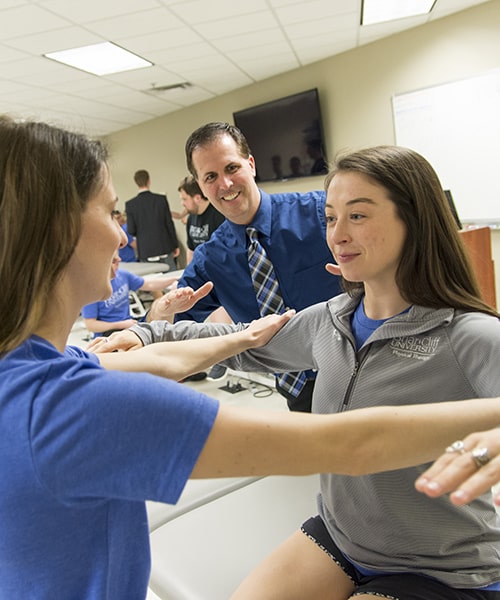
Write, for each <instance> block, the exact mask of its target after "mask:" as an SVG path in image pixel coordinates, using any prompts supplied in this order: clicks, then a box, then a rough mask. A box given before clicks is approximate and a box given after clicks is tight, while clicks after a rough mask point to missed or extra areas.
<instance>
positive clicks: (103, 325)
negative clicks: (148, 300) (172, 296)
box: [82, 253, 177, 337]
mask: <svg viewBox="0 0 500 600" xmlns="http://www.w3.org/2000/svg"><path fill="white" fill-rule="evenodd" d="M120 262H121V258H120V257H119V256H118V253H117V254H115V256H114V258H113V263H112V273H113V278H112V279H111V288H112V290H113V293H112V294H111V296H110V297H109V298H107V299H106V300H100V301H99V302H92V303H91V304H87V305H86V306H84V307H83V308H82V317H83V319H84V321H85V327H86V328H87V329H88V330H89V331H92V332H93V333H94V337H99V336H101V335H109V334H110V333H112V332H113V331H120V330H121V329H127V328H128V327H132V325H133V324H134V323H136V322H137V321H136V319H134V318H133V317H132V316H131V314H130V300H129V292H130V291H131V290H132V291H133V292H136V291H137V290H143V291H148V292H161V291H162V290H164V289H165V288H167V287H168V286H170V285H172V284H173V283H175V282H176V281H177V279H176V278H175V277H167V276H161V277H154V278H151V279H147V280H146V279H144V277H140V276H139V275H134V274H133V273H130V272H129V271H125V270H122V269H120V268H119V265H120Z"/></svg>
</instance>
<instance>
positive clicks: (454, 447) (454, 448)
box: [445, 440, 465, 454]
mask: <svg viewBox="0 0 500 600" xmlns="http://www.w3.org/2000/svg"><path fill="white" fill-rule="evenodd" d="M445 452H447V453H448V454H450V453H453V452H458V454H464V452H465V445H464V443H463V442H462V440H457V441H456V442H453V444H451V446H448V448H446V450H445Z"/></svg>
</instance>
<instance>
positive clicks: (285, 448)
mask: <svg viewBox="0 0 500 600" xmlns="http://www.w3.org/2000/svg"><path fill="white" fill-rule="evenodd" d="M492 421H493V422H500V402H498V399H497V400H495V399H491V398H487V399H480V400H477V399H476V400H461V401H457V402H442V403H436V404H421V405H420V404H419V405H411V406H404V407H392V406H384V407H376V408H365V409H358V410H352V411H348V412H344V413H339V414H335V415H312V414H304V413H293V412H289V413H282V412H278V413H274V412H272V411H265V412H262V411H255V410H252V409H238V408H234V407H228V406H226V405H222V406H220V408H219V413H218V416H217V419H216V421H215V424H214V427H213V430H212V432H211V433H210V435H209V437H208V439H207V442H206V444H205V447H204V449H203V451H202V453H201V455H200V457H199V459H198V461H197V463H196V466H195V468H194V470H193V473H192V477H195V478H196V477H200V478H202V477H233V476H244V475H248V476H256V475H273V474H274V475H306V474H310V473H321V472H322V473H327V472H330V473H339V474H346V475H363V474H367V473H374V472H378V471H388V470H393V469H400V468H404V467H409V466H413V465H417V464H421V463H425V462H428V461H430V460H433V459H434V458H435V457H436V456H439V455H440V454H441V453H442V451H443V447H446V446H447V445H449V444H451V443H452V442H453V440H455V439H457V438H460V437H462V436H464V435H466V434H467V433H468V432H470V431H473V430H476V429H483V428H484V427H485V426H486V425H487V424H488V423H491V422H492ZM229 450H230V451H229ZM492 462H493V461H492ZM490 485H491V481H490Z"/></svg>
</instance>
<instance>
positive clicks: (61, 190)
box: [0, 116, 107, 354]
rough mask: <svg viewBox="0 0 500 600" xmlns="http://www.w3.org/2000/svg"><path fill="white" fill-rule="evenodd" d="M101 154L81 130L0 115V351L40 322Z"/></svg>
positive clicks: (99, 174) (96, 178)
mask: <svg viewBox="0 0 500 600" xmlns="http://www.w3.org/2000/svg"><path fill="white" fill-rule="evenodd" d="M106 159H107V152H106V150H105V148H104V147H103V145H102V144H101V143H100V142H97V141H92V140H90V139H88V138H87V137H86V136H84V135H80V134H75V133H71V132H69V131H65V130H63V129H60V128H58V127H53V126H51V125H47V124H45V123H37V122H16V121H14V120H13V119H11V118H9V117H1V116H0V281H1V282H2V289H3V291H2V294H0V315H2V318H1V319H0V354H3V353H5V352H7V351H9V350H12V349H13V348H15V347H16V346H17V345H19V344H20V343H21V342H22V341H24V340H25V339H26V338H27V337H28V336H29V335H31V333H32V332H33V331H34V330H35V329H36V328H37V327H38V326H39V324H40V321H41V319H42V317H43V315H44V314H45V311H46V308H47V304H48V302H49V298H50V293H51V291H52V290H53V288H54V286H55V284H56V283H57V282H58V280H59V278H60V277H61V274H62V271H63V269H64V268H65V267H66V265H67V264H68V261H69V259H70V257H71V255H72V253H73V251H74V249H75V246H76V243H77V241H78V238H79V236H80V230H81V214H82V212H83V210H84V208H85V206H86V202H87V200H88V199H89V198H90V197H92V196H93V194H95V192H96V191H97V190H98V189H99V187H100V186H101V185H103V183H104V177H103V174H104V172H105V170H104V168H103V167H104V166H105V164H106Z"/></svg>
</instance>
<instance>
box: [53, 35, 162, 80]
mask: <svg viewBox="0 0 500 600" xmlns="http://www.w3.org/2000/svg"><path fill="white" fill-rule="evenodd" d="M44 56H46V57H47V58H51V59H53V60H57V61H58V62H61V63H64V64H65V65H69V66H71V67H75V68H77V69H81V70H82V71H87V73H92V74H94V75H110V74H111V73H121V72H122V71H131V70H133V69H143V68H144V67H151V66H152V64H153V63H151V62H149V61H147V60H144V59H143V58H141V57H140V56H137V55H136V54H132V52H129V51H128V50H124V49H123V48H120V46H117V45H116V44H112V43H111V42H102V43H101V44H92V45H91V46H82V47H81V48H70V49H69V50H61V51H59V52H49V53H48V54H44Z"/></svg>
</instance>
